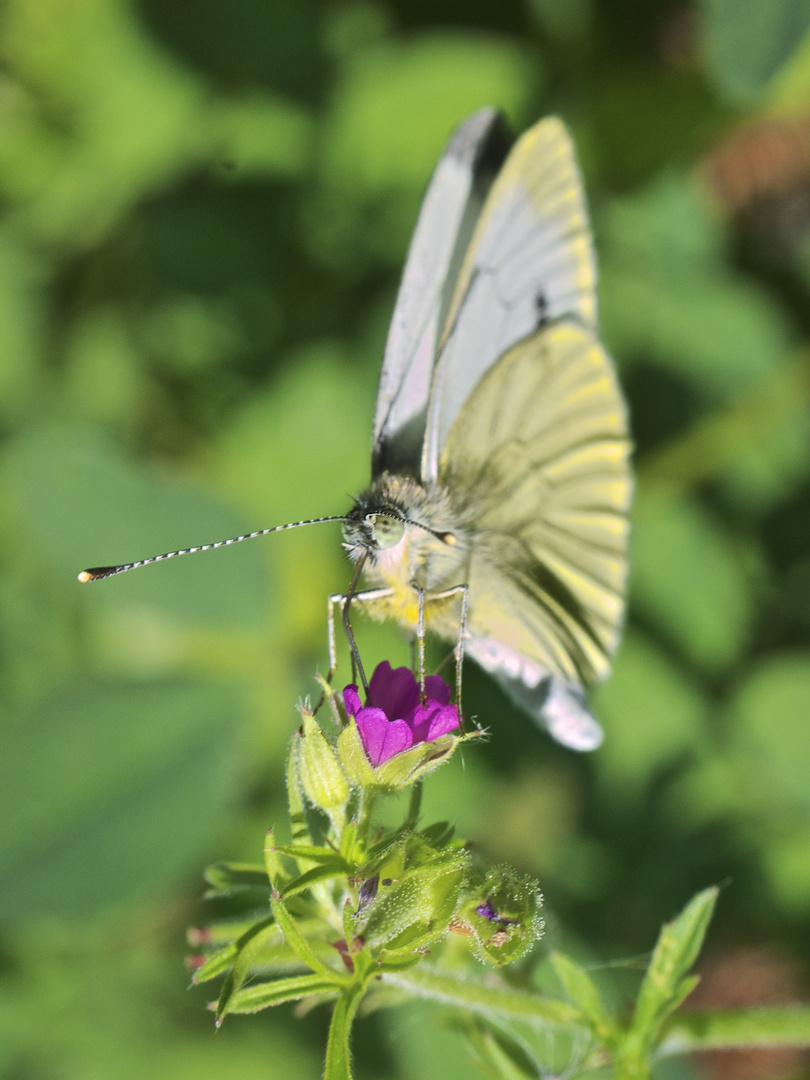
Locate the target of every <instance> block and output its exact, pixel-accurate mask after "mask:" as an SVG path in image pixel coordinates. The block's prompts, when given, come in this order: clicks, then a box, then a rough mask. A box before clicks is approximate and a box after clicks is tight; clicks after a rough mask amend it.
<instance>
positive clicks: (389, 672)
mask: <svg viewBox="0 0 810 1080" xmlns="http://www.w3.org/2000/svg"><path fill="white" fill-rule="evenodd" d="M368 696H369V701H370V702H371V704H372V705H373V706H374V707H375V708H378V709H383V710H384V711H385V715H386V716H387V717H388V718H389V720H401V719H403V717H405V716H407V715H408V713H409V712H410V711H411V710H412V709H414V708H415V707H416V706H417V704H418V703H419V687H418V686H417V683H416V679H415V678H414V677H413V672H412V671H411V670H410V668H406V667H400V668H396V669H392V668H391V665H390V664H389V663H388V661H387V660H384V661H383V662H382V663H381V664H378V665H377V667H376V668H375V670H374V674H373V675H372V676H371V682H370V683H369V695H368Z"/></svg>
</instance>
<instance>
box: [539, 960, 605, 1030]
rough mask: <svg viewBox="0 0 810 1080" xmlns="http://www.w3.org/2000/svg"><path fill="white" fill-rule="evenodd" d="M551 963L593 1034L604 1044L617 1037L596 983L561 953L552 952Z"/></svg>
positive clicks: (582, 969)
mask: <svg viewBox="0 0 810 1080" xmlns="http://www.w3.org/2000/svg"><path fill="white" fill-rule="evenodd" d="M551 963H552V965H553V967H554V971H555V972H556V974H557V978H558V979H559V980H560V982H561V983H562V985H563V989H564V990H565V992H566V994H567V995H568V996H569V997H570V999H571V1001H572V1002H573V1003H574V1005H576V1007H577V1008H578V1009H579V1011H580V1012H581V1013H582V1016H583V1018H584V1019H585V1020H587V1022H588V1024H589V1025H590V1027H591V1029H592V1031H593V1033H594V1035H595V1036H596V1038H597V1039H598V1040H599V1042H600V1043H602V1044H603V1045H604V1046H607V1047H609V1046H611V1045H613V1043H614V1042H615V1039H616V1037H617V1031H616V1025H615V1023H614V1022H613V1019H612V1017H611V1016H610V1014H609V1013H608V1012H607V1011H606V1009H605V1007H604V1005H603V1003H602V997H601V994H600V993H599V989H598V987H597V986H596V983H595V982H594V981H593V979H592V978H591V977H590V975H588V973H587V972H586V971H585V970H584V968H582V967H580V966H579V964H577V963H575V962H574V961H573V960H572V959H571V958H570V957H568V956H565V955H564V954H563V953H559V952H553V953H552V954H551Z"/></svg>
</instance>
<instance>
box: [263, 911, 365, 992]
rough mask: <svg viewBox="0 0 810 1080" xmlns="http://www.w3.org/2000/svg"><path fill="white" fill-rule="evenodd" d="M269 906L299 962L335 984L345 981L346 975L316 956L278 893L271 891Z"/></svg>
mask: <svg viewBox="0 0 810 1080" xmlns="http://www.w3.org/2000/svg"><path fill="white" fill-rule="evenodd" d="M270 906H271V908H272V910H273V915H274V917H275V920H276V922H277V923H278V926H279V928H280V929H281V931H282V933H283V934H284V938H285V940H286V942H287V944H288V945H289V946H290V948H291V949H292V950H293V952H294V953H295V954H296V956H298V958H299V959H300V960H301V962H302V963H303V964H305V965H306V966H307V967H308V968H311V970H312V971H314V972H315V973H316V974H318V975H325V976H327V977H328V978H330V979H334V980H335V985H340V984H341V983H345V982H346V978H347V977H344V976H343V975H341V974H339V973H338V972H335V971H334V970H333V969H332V968H330V967H329V965H328V964H325V963H324V962H323V960H321V959H320V957H318V956H316V954H315V952H314V950H313V948H312V946H311V945H310V943H309V942H308V941H307V939H306V938H305V937H304V935H303V934H302V933H301V931H300V930H299V928H298V926H297V925H296V922H295V920H294V919H293V917H292V915H290V913H289V911H288V910H287V907H286V905H285V904H284V901H283V900H282V899H281V897H280V896H279V895H278V893H275V892H274V893H273V895H272V897H271V899H270Z"/></svg>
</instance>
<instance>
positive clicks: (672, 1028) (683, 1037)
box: [656, 1005, 810, 1055]
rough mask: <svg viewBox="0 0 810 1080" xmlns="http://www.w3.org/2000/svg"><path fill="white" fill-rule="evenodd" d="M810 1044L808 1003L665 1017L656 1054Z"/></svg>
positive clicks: (809, 1045) (681, 1013)
mask: <svg viewBox="0 0 810 1080" xmlns="http://www.w3.org/2000/svg"><path fill="white" fill-rule="evenodd" d="M780 1046H801V1047H805V1048H807V1047H810V1006H807V1005H775V1006H770V1007H768V1008H756V1009H734V1010H718V1011H716V1012H709V1011H705V1012H704V1011H703V1010H701V1011H700V1012H688V1011H686V1010H682V1011H681V1012H678V1013H677V1014H676V1015H675V1016H673V1017H671V1018H670V1019H669V1020H667V1022H666V1024H665V1025H664V1034H663V1038H662V1040H661V1042H660V1044H659V1045H658V1047H657V1048H656V1054H663V1055H666V1054H689V1053H693V1052H694V1051H697V1050H726V1049H739V1050H743V1049H748V1048H754V1047H759V1048H763V1047H780Z"/></svg>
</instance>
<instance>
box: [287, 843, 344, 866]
mask: <svg viewBox="0 0 810 1080" xmlns="http://www.w3.org/2000/svg"><path fill="white" fill-rule="evenodd" d="M276 851H278V852H280V853H281V854H282V855H291V856H292V857H293V858H294V859H305V860H308V861H309V862H314V863H319V864H322V865H326V864H331V863H333V862H334V861H335V859H340V861H341V863H342V864H343V867H344V869H345V870H346V871H348V869H349V866H348V863H347V862H346V860H345V859H344V858H343V857H342V856H341V855H339V854H338V853H337V852H336V851H335V849H334V848H330V847H315V846H314V845H312V844H277V845H276Z"/></svg>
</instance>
